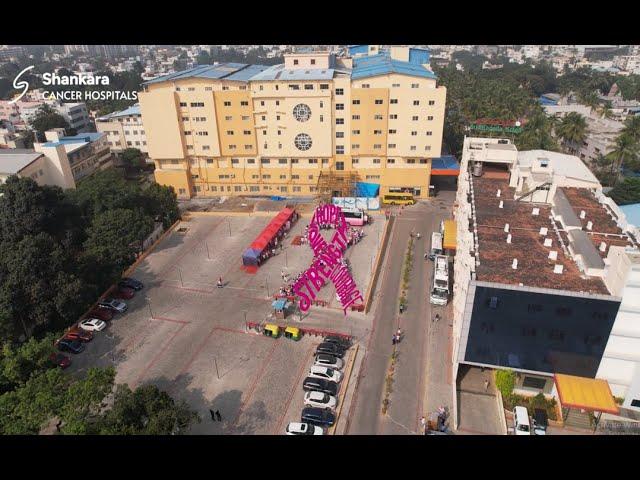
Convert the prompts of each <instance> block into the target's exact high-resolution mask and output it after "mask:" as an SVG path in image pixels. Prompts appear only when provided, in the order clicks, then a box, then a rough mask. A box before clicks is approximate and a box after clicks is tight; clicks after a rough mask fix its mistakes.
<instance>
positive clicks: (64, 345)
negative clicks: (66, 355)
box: [58, 339, 84, 353]
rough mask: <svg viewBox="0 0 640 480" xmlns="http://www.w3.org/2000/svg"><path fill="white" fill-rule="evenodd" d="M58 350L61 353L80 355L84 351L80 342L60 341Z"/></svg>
mask: <svg viewBox="0 0 640 480" xmlns="http://www.w3.org/2000/svg"><path fill="white" fill-rule="evenodd" d="M58 350H60V351H61V352H71V353H80V352H82V351H83V350H84V344H83V343H82V342H81V341H80V340H64V339H63V340H60V341H59V342H58Z"/></svg>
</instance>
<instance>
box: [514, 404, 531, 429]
mask: <svg viewBox="0 0 640 480" xmlns="http://www.w3.org/2000/svg"><path fill="white" fill-rule="evenodd" d="M513 425H514V430H515V434H516V435H531V424H530V423H529V412H528V411H527V409H526V408H525V407H516V408H514V409H513Z"/></svg>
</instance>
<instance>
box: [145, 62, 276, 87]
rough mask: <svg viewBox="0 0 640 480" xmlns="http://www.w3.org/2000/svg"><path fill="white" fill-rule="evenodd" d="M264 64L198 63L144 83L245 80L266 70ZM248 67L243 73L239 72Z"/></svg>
mask: <svg viewBox="0 0 640 480" xmlns="http://www.w3.org/2000/svg"><path fill="white" fill-rule="evenodd" d="M267 68H269V67H267V66H265V65H248V64H246V63H219V64H217V65H198V66H197V67H194V68H189V69H187V70H183V71H181V72H174V73H169V74H167V75H163V76H161V77H157V78H154V79H153V80H149V81H148V82H145V84H152V83H159V82H166V81H168V80H171V81H175V80H183V79H185V78H209V79H213V80H223V79H224V80H233V81H238V82H246V81H248V80H249V79H250V78H251V76H253V75H255V74H257V73H259V72H261V71H262V70H266V69H267ZM245 69H249V70H248V72H246V73H245V74H241V73H240V72H241V71H243V70H245Z"/></svg>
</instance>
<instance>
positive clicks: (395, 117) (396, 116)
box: [389, 113, 398, 120]
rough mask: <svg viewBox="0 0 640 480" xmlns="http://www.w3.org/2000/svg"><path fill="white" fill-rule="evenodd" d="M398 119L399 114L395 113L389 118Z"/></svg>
mask: <svg viewBox="0 0 640 480" xmlns="http://www.w3.org/2000/svg"><path fill="white" fill-rule="evenodd" d="M397 119H398V115H396V114H395V113H394V114H393V115H389V120H397Z"/></svg>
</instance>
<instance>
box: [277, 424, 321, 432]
mask: <svg viewBox="0 0 640 480" xmlns="http://www.w3.org/2000/svg"><path fill="white" fill-rule="evenodd" d="M285 432H286V434H287V435H324V430H322V428H320V427H316V426H315V425H311V424H310V423H299V422H291V423H290V424H289V425H287V429H286V430H285Z"/></svg>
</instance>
